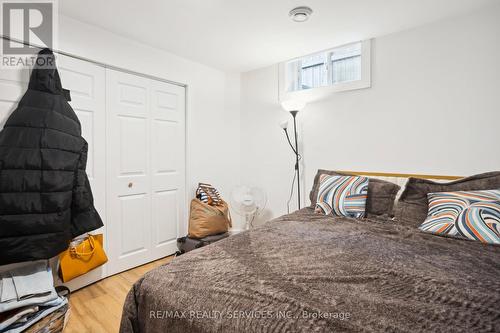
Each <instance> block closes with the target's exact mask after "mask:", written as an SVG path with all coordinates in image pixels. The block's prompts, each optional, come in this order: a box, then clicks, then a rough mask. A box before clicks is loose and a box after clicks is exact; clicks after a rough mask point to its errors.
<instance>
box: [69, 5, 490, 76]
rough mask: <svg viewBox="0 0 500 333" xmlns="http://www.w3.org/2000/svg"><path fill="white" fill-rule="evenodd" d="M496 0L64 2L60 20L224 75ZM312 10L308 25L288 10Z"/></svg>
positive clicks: (459, 12)
mask: <svg viewBox="0 0 500 333" xmlns="http://www.w3.org/2000/svg"><path fill="white" fill-rule="evenodd" d="M497 1H498V0H302V1H297V0H105V1H103V0H84V1H82V0H63V1H60V2H59V6H60V10H61V13H62V14H63V15H66V16H69V17H72V18H74V19H77V20H80V21H82V22H85V23H89V24H92V25H96V26H99V27H101V28H104V29H106V30H109V31H111V32H114V33H116V34H119V35H122V36H124V37H128V38H131V39H134V40H137V41H140V42H142V43H145V44H149V45H151V46H154V47H157V48H160V49H163V50H166V51H170V52H171V53H174V54H177V55H179V56H182V57H185V58H188V59H191V60H194V61H197V62H200V63H203V64H206V65H209V66H212V67H216V68H219V69H222V70H226V71H238V72H245V71H249V70H252V69H256V68H260V67H264V66H268V65H271V64H274V63H277V62H280V61H283V60H287V59H290V58H294V57H297V56H301V55H305V54H308V53H312V52H315V51H320V50H323V49H327V48H330V47H333V46H336V45H341V44H345V43H348V42H351V41H357V40H361V39H366V38H372V37H377V36H381V35H385V34H389V33H392V32H396V31H400V30H404V29H407V28H411V27H414V26H418V25H422V24H425V23H428V22H432V21H435V20H439V19H442V18H445V17H450V16H454V15H459V14H461V13H464V12H467V11H471V10H474V9H476V8H479V7H482V6H486V5H488V4H492V3H495V2H497ZM299 5H307V6H310V7H311V8H312V9H313V11H314V13H313V14H312V16H311V18H310V20H309V21H307V22H304V23H295V22H293V21H291V20H290V19H289V17H288V12H289V11H290V9H292V8H294V7H296V6H299Z"/></svg>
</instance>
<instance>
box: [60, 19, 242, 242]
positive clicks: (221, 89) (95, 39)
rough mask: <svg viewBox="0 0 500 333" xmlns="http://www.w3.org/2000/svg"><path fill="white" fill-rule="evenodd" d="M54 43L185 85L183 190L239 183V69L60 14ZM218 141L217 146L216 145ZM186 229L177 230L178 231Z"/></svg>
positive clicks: (190, 191) (223, 189) (227, 187)
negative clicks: (175, 52)
mask: <svg viewBox="0 0 500 333" xmlns="http://www.w3.org/2000/svg"><path fill="white" fill-rule="evenodd" d="M58 48H59V49H61V50H63V51H66V52H69V53H71V54H75V55H79V56H82V57H85V58H88V59H92V60H96V61H100V62H103V63H106V64H110V65H114V66H118V67H122V68H126V69H130V70H132V71H136V72H140V73H145V74H150V75H154V76H156V77H160V78H164V79H168V80H172V81H176V82H180V83H185V84H187V85H188V91H187V93H188V101H187V118H188V119H187V142H188V151H187V182H188V188H187V193H188V195H189V198H191V197H192V196H193V195H194V190H195V188H196V186H197V184H198V182H200V181H202V182H210V183H213V184H214V185H215V186H217V188H218V189H219V190H220V191H221V192H222V194H223V195H224V196H226V197H228V196H229V194H230V192H231V189H232V188H233V186H234V185H235V184H238V183H239V180H240V178H239V172H240V164H239V162H240V158H239V152H240V143H239V140H234V138H239V135H240V132H239V125H240V118H239V117H240V110H239V83H240V76H239V74H234V73H225V72H222V71H220V70H217V69H213V68H210V67H208V66H205V65H202V64H199V63H196V62H193V61H190V60H187V59H184V58H181V57H178V56H176V55H173V54H171V53H168V52H165V51H162V50H159V49H155V48H152V47H150V46H147V45H144V44H140V43H137V42H135V41H133V40H130V39H127V38H123V37H121V36H118V35H116V34H113V33H110V32H108V31H106V30H103V29H100V28H97V27H95V26H91V25H88V24H85V23H82V22H79V21H76V20H74V19H71V18H68V17H65V16H60V26H59V45H58ZM221 147H223V149H221ZM186 232H187V221H186V230H181V234H185V233H186Z"/></svg>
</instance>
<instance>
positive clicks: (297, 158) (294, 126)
mask: <svg viewBox="0 0 500 333" xmlns="http://www.w3.org/2000/svg"><path fill="white" fill-rule="evenodd" d="M298 112H299V111H297V110H295V111H290V113H291V114H292V117H293V132H294V135H295V172H296V173H297V200H298V207H299V209H300V167H299V141H298V139H297V120H296V117H297V113H298Z"/></svg>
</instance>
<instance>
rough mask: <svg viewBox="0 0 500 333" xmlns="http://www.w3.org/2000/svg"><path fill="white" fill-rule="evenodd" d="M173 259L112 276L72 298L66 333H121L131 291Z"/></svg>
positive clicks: (164, 259) (74, 294) (169, 258)
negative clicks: (143, 279)
mask: <svg viewBox="0 0 500 333" xmlns="http://www.w3.org/2000/svg"><path fill="white" fill-rule="evenodd" d="M173 258H174V257H173V256H170V257H165V258H163V259H160V260H157V261H153V262H151V263H149V264H146V265H143V266H139V267H136V268H133V269H131V270H128V271H126V272H122V273H120V274H116V275H113V276H110V277H108V278H106V279H104V280H101V281H99V282H96V283H94V284H92V285H90V286H88V287H85V288H82V289H80V290H77V291H76V292H74V293H73V294H71V297H70V300H69V302H70V309H71V314H70V317H69V321H68V324H67V326H66V329H65V330H64V333H73V332H77V333H83V332H89V333H94V332H96V333H104V332H118V329H119V327H120V318H121V314H122V307H123V302H124V301H125V297H126V296H127V293H128V291H129V290H130V287H132V285H133V284H134V282H135V281H137V280H138V279H139V278H140V277H141V276H143V275H144V274H145V273H146V272H148V271H150V270H152V269H153V268H155V267H158V266H160V265H163V264H165V263H168V262H170V261H171V260H172V259H173Z"/></svg>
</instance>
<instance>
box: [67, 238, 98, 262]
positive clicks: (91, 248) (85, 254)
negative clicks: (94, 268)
mask: <svg viewBox="0 0 500 333" xmlns="http://www.w3.org/2000/svg"><path fill="white" fill-rule="evenodd" d="M88 240H89V244H90V252H78V251H77V248H78V246H75V247H73V248H71V252H72V253H73V254H75V255H76V256H78V257H84V256H91V255H93V254H94V252H95V243H94V242H95V241H94V237H93V236H92V235H89V237H88ZM84 242H85V241H84ZM82 244H83V242H82Z"/></svg>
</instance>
